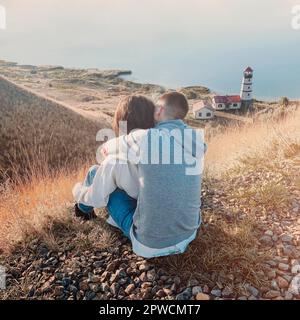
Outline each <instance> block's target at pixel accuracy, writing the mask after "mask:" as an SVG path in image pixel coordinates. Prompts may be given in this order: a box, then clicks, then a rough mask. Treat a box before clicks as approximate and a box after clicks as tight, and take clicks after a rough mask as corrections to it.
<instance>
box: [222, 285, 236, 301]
mask: <svg viewBox="0 0 300 320" xmlns="http://www.w3.org/2000/svg"><path fill="white" fill-rule="evenodd" d="M232 295H233V290H232V289H231V288H230V287H225V288H224V289H223V290H222V296H223V297H225V298H229V297H231V296H232Z"/></svg>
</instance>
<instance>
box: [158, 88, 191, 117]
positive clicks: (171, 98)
mask: <svg viewBox="0 0 300 320" xmlns="http://www.w3.org/2000/svg"><path fill="white" fill-rule="evenodd" d="M158 104H159V105H163V106H164V107H165V110H166V115H167V116H169V117H170V118H173V119H184V118H185V116H186V115H187V113H188V111H189V104H188V101H187V99H186V97H185V96H184V95H183V94H182V93H179V92H176V91H173V92H168V93H165V94H163V95H162V96H161V97H160V98H159V99H158Z"/></svg>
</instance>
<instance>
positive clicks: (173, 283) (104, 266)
mask: <svg viewBox="0 0 300 320" xmlns="http://www.w3.org/2000/svg"><path fill="white" fill-rule="evenodd" d="M287 170H294V168H293V167H292V166H291V167H288V168H285V169H284V171H281V174H277V173H275V172H273V173H272V172H268V173H262V172H258V173H257V174H256V175H253V171H251V170H249V172H247V173H244V174H243V176H237V177H235V178H232V180H231V181H230V187H228V185H227V187H225V186H224V185H222V186H223V188H222V189H221V188H220V187H221V185H219V183H220V182H218V181H210V183H209V184H208V185H207V184H205V186H204V189H203V196H204V197H203V199H204V203H203V216H204V223H203V226H202V228H201V230H200V233H199V236H198V238H197V240H195V241H194V242H193V244H192V246H191V248H190V249H189V250H188V252H187V253H186V254H184V255H181V256H178V257H175V256H174V257H171V258H160V259H150V260H146V259H143V258H141V257H137V256H136V255H135V254H134V253H133V252H132V249H131V246H130V243H129V242H128V241H127V240H126V239H125V238H124V237H122V236H121V235H120V233H119V232H118V231H117V236H116V237H115V238H114V239H113V241H112V243H111V244H109V245H108V246H107V247H105V248H96V247H93V245H91V244H89V245H88V246H87V247H86V248H82V247H78V246H77V245H76V241H75V240H74V238H73V240H72V235H69V238H68V236H66V234H63V235H61V237H60V242H59V241H58V242H57V245H58V248H57V249H50V248H49V243H47V242H45V241H42V240H39V239H34V240H31V241H28V243H27V244H26V246H25V247H24V245H22V246H20V248H19V249H16V251H15V252H14V254H13V255H11V256H8V257H5V258H4V257H3V259H2V264H4V265H5V266H6V268H7V273H8V276H7V286H8V287H7V290H6V291H3V292H2V293H1V294H0V297H1V298H4V299H7V298H22V299H70V300H73V299H75V300H76V299H84V300H91V299H162V300H190V299H192V300H209V299H214V300H220V299H225V300H227V299H239V300H257V299H272V300H284V299H288V300H290V299H300V209H299V190H298V189H297V188H296V186H295V181H298V180H294V178H292V179H291V180H287V181H285V182H284V183H283V186H286V187H288V188H289V190H290V192H291V196H290V197H288V199H287V201H288V202H289V205H288V206H286V203H282V206H281V205H280V204H278V203H277V201H278V199H277V198H275V197H276V194H275V193H276V192H281V191H278V190H269V193H268V195H264V196H262V195H261V191H260V192H259V193H256V192H255V191H254V190H253V188H257V186H258V185H261V184H262V183H263V182H262V181H265V178H268V179H269V182H272V184H273V183H274V185H276V182H277V181H278V179H279V180H280V179H282V177H283V175H284V173H287V172H288V171H287ZM245 183H247V184H248V189H247V188H245V187H244V190H243V191H244V193H245V194H247V195H245V194H244V196H241V191H242V189H243V187H242V185H243V186H245ZM216 187H218V188H216ZM235 187H236V188H238V187H239V195H237V193H233V192H232V191H230V190H232V188H233V189H235ZM212 188H213V189H215V190H217V191H212V190H213V189H212ZM266 188H267V186H266ZM219 190H222V191H219ZM250 190H252V192H253V193H252V194H251V197H250V198H248V196H249V192H250ZM277 195H278V194H277ZM268 197H269V198H268ZM273 197H274V199H272V198H273ZM250 200H251V201H255V202H256V206H254V202H253V206H252V207H250V206H249V205H248V201H250ZM272 200H274V203H273V204H275V202H276V204H275V206H274V207H273V206H272V205H273V204H272V203H271V202H272ZM283 202H284V201H283ZM224 204H225V205H224ZM275 207H276V208H277V209H275ZM283 207H284V208H286V209H284V210H281V209H282V208H283ZM272 208H273V209H272ZM275 210H276V211H277V212H276V211H275ZM100 215H103V213H101V214H100ZM248 216H251V220H248ZM103 218H104V216H103ZM251 221H252V222H251ZM221 223H226V226H227V227H226V228H228V229H224V228H223V229H222V232H224V233H227V234H226V235H223V236H222V235H220V233H221V232H220V230H219V229H216V228H217V227H218V226H221V225H222V224H221ZM251 223H253V225H251V226H250V229H249V230H250V232H251V235H249V234H247V232H246V231H245V230H246V229H244V228H247V226H249V225H250V224H251ZM88 224H90V225H89V227H90V228H91V229H90V230H92V228H94V226H93V222H91V223H90V222H89V223H88ZM60 228H62V226H60V227H58V229H60ZM105 228H108V229H109V230H110V231H111V232H112V233H113V234H114V235H115V232H116V230H115V229H114V228H111V227H105ZM236 228H237V229H240V230H242V231H241V232H240V233H238V234H236V237H234V236H233V234H232V235H231V236H230V237H229V236H228V234H230V232H232V231H233V230H234V229H236ZM66 229H67V228H66ZM90 230H89V231H88V232H90ZM100 230H101V229H100ZM97 232H99V230H98V231H97ZM98 236H99V235H98ZM242 237H244V238H245V239H242V240H241V239H240V238H242ZM210 238H212V239H211V240H210ZM72 241H73V244H74V245H73V246H69V245H66V244H68V243H69V244H71V243H72ZM80 241H83V239H81V240H80ZM210 241H213V242H210ZM239 241H242V242H241V243H239ZM230 246H231V247H230ZM247 246H248V248H244V247H247ZM197 250H198V251H197ZM223 251H227V252H226V253H225V255H224V252H223ZM216 258H219V259H220V261H219V262H218V260H216ZM214 259H215V260H214ZM188 260H191V261H190V262H186V261H188ZM243 260H244V261H243ZM191 266H193V268H194V269H193V270H192V269H191V268H192V267H191ZM187 270H188V271H187Z"/></svg>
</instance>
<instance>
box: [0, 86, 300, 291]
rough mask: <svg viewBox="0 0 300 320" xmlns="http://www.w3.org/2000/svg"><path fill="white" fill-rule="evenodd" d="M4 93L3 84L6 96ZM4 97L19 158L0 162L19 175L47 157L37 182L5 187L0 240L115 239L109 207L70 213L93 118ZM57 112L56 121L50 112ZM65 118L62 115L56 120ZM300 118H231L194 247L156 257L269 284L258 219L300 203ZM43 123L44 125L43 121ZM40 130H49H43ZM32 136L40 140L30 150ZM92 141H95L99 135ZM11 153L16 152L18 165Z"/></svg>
mask: <svg viewBox="0 0 300 320" xmlns="http://www.w3.org/2000/svg"><path fill="white" fill-rule="evenodd" d="M0 89H1V88H0ZM4 91H5V90H4ZM4 91H3V88H2V90H0V94H1V95H2V96H1V97H2V103H3V92H4ZM5 92H6V91H5ZM4 99H6V100H4V101H5V102H6V104H5V105H4V108H2V109H1V114H0V116H1V117H2V118H1V120H3V119H4V120H5V121H2V122H1V127H0V129H1V130H2V131H1V130H0V131H1V139H2V140H1V147H2V146H4V147H5V150H11V151H10V152H9V154H10V156H9V157H13V158H9V157H7V156H5V157H3V154H2V158H0V166H1V167H4V168H6V170H7V171H8V172H9V170H11V173H13V172H16V173H18V174H19V173H20V172H22V171H23V170H24V169H26V170H27V171H28V168H30V167H29V164H30V165H31V163H35V161H36V160H38V159H37V158H40V159H42V160H43V161H41V162H40V164H39V165H38V166H37V167H38V168H39V166H40V168H41V169H42V170H39V171H38V172H39V173H41V171H42V173H43V174H42V175H40V174H35V175H33V176H31V181H30V182H28V181H27V182H26V183H25V184H24V183H21V184H18V185H15V184H7V185H2V191H1V201H0V247H1V248H2V249H3V250H6V251H7V252H9V250H11V249H12V248H13V247H14V244H16V243H17V242H19V243H23V245H24V246H26V241H25V239H28V236H29V238H31V239H36V238H39V239H42V241H43V242H45V243H46V244H47V245H48V246H50V247H53V248H54V249H55V248H56V249H58V248H61V247H62V246H70V247H72V248H76V249H77V250H82V249H85V248H89V246H91V245H92V246H99V247H101V246H104V247H107V246H110V245H112V244H113V243H114V241H115V237H116V236H115V235H114V234H113V233H112V232H111V231H110V229H107V227H106V226H105V224H104V223H103V221H102V218H101V217H103V215H104V213H101V215H100V219H99V220H98V221H96V223H86V224H83V223H80V222H78V221H75V220H74V219H72V218H71V217H70V214H69V211H70V207H71V205H72V195H71V189H72V187H73V185H74V183H75V182H77V181H78V180H81V178H82V177H83V173H84V171H85V169H83V170H80V172H76V171H72V170H67V171H66V170H64V169H61V168H64V167H69V164H70V163H69V162H68V161H70V162H71V163H72V161H73V160H74V161H75V160H76V161H77V165H79V164H80V163H84V162H85V159H84V158H82V157H81V156H79V155H78V152H75V153H72V152H73V151H74V146H75V145H76V146H78V145H79V148H82V149H81V151H80V152H81V154H83V153H84V152H83V150H84V149H85V148H86V140H87V138H86V136H85V135H86V134H87V132H89V134H90V130H89V129H90V127H89V125H88V123H90V122H88V123H86V125H83V126H81V125H80V126H79V127H80V128H82V130H81V131H80V130H77V129H78V125H77V126H76V125H75V124H78V122H77V119H78V118H77V117H75V118H74V119H73V120H70V118H68V116H69V113H68V112H69V111H68V112H67V113H66V114H65V113H59V115H61V116H59V117H57V113H56V112H55V113H53V109H51V108H50V107H49V108H48V109H47V108H44V109H42V112H41V114H39V111H41V109H39V108H38V105H36V104H34V105H33V104H25V105H26V108H27V109H24V108H21V104H22V106H23V107H24V105H23V103H24V101H25V102H26V99H25V98H24V97H23V98H22V99H21V100H20V99H19V98H17V103H16V104H12V103H10V102H9V101H8V100H9V99H8V97H7V96H6V97H5V98H4ZM24 99H25V100H24ZM9 108H12V110H10V109H9ZM45 109H47V110H45ZM3 110H4V111H3ZM38 110H39V111H38ZM57 112H62V111H57ZM12 115H13V116H12ZM53 115H55V116H54V118H53V122H49V121H48V120H45V119H48V118H49V117H50V118H51V117H52V116H53ZM17 117H18V118H17ZM58 118H63V119H64V121H63V122H59V119H58ZM16 119H20V121H16ZM80 119H81V118H80ZM29 123H31V124H30V125H29ZM299 123H300V112H299V110H298V111H296V112H295V113H291V114H290V115H289V116H288V117H286V118H285V119H283V120H281V121H276V120H273V121H271V120H270V121H269V122H267V123H256V124H254V125H252V126H245V127H241V126H233V127H229V128H227V129H226V130H225V131H223V132H221V133H219V134H217V135H215V136H213V137H211V138H210V140H209V149H208V153H207V157H206V170H205V179H204V189H205V190H204V194H203V202H204V203H203V210H202V213H203V221H204V224H203V227H202V228H201V230H200V232H199V235H198V237H197V239H196V240H195V241H194V242H193V243H192V245H191V246H190V248H189V250H188V251H187V253H185V254H184V255H180V256H172V257H168V258H163V259H156V260H155V261H156V263H157V264H158V265H159V264H162V265H163V266H165V267H167V268H168V269H169V270H170V272H173V273H176V274H179V273H180V274H181V276H182V277H184V278H190V277H197V278H198V279H200V280H201V281H202V283H203V284H204V283H205V284H206V283H208V284H210V283H211V282H214V281H215V282H216V283H219V284H220V286H224V285H227V286H230V287H232V288H234V290H235V291H239V292H242V290H243V288H242V287H243V284H244V283H245V282H250V283H252V284H254V285H257V286H261V285H263V284H264V281H265V280H264V276H263V272H262V271H263V270H264V261H265V260H266V259H267V258H268V256H269V254H272V252H263V251H260V249H259V244H258V241H257V231H256V230H257V227H259V225H258V221H259V219H258V217H261V216H263V215H268V214H270V212H272V211H274V210H276V211H277V212H279V213H280V212H281V211H282V212H283V211H286V210H288V209H289V203H290V202H291V201H299V187H300V178H299V165H300V161H299V159H300V153H299V151H300V131H299V130H300V127H299ZM38 124H42V125H41V126H40V127H38ZM57 125H58V129H57ZM66 126H67V127H66ZM4 128H6V130H4ZM25 128H27V129H26V130H25ZM66 128H67V129H66ZM93 128H94V127H93ZM43 129H45V130H46V131H45V132H47V134H46V135H45V136H44V134H45V133H44V132H43ZM54 129H55V130H54ZM18 130H19V131H18ZM50 132H52V133H51V134H50ZM2 133H4V134H5V135H4V134H2ZM49 134H50V137H51V139H50V140H49ZM8 135H9V136H8ZM8 137H9V138H11V137H14V139H15V140H9V139H8ZM20 137H21V139H20V140H18V138H20ZM34 137H38V140H35V138H34ZM43 137H44V138H45V139H46V138H47V139H46V140H43ZM93 137H94V136H93ZM30 138H31V140H30ZM23 139H24V140H23ZM62 139H63V140H62ZM7 140H9V142H7ZM20 141H21V142H20ZM26 141H27V142H28V141H29V142H28V143H26ZM7 143H9V145H7ZM31 143H33V146H35V147H33V149H32V148H30V149H28V145H30V146H31ZM62 146H65V150H63V149H64V148H62ZM88 146H89V147H90V148H93V144H92V143H91V144H88ZM16 148H17V149H16ZM35 148H43V149H41V150H40V151H39V149H35ZM25 149H26V150H34V152H33V154H29V155H27V153H26V152H24V153H22V152H23V151H24V150H25ZM13 150H17V152H15V153H14V151H13ZM48 151H49V152H48ZM30 152H31V151H30ZM57 152H58V153H59V156H58V158H56V154H57ZM19 153H21V154H19ZM6 154H7V151H6ZM37 155H38V157H37ZM45 158H46V159H45ZM8 159H13V163H14V167H11V164H12V162H10V161H8ZM70 159H71V160H70ZM70 166H71V167H72V165H70ZM74 167H75V165H74ZM45 168H46V169H47V168H48V169H49V170H48V169H47V170H46V169H45ZM51 168H52V169H53V168H55V170H52V169H51ZM57 168H60V169H59V170H57ZM54 171H55V174H53V172H54ZM72 172H75V173H72ZM297 172H298V174H297ZM297 197H298V198H297ZM297 199H298V200H297Z"/></svg>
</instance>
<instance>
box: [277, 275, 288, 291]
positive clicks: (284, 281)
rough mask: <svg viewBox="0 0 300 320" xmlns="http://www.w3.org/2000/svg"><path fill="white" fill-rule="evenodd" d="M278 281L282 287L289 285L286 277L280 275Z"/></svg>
mask: <svg viewBox="0 0 300 320" xmlns="http://www.w3.org/2000/svg"><path fill="white" fill-rule="evenodd" d="M277 283H278V287H279V288H280V289H286V288H288V286H289V283H288V281H287V280H286V279H284V278H283V277H278V278H277Z"/></svg>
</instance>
